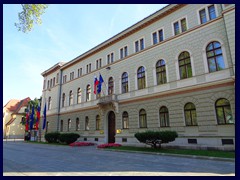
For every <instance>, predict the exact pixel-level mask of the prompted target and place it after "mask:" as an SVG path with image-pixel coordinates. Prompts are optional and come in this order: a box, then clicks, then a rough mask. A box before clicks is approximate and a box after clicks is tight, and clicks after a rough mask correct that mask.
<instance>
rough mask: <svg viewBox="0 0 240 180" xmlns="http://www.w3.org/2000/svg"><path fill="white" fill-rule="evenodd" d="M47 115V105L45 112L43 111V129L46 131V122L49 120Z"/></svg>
mask: <svg viewBox="0 0 240 180" xmlns="http://www.w3.org/2000/svg"><path fill="white" fill-rule="evenodd" d="M46 113H47V106H46V103H45V106H44V111H43V127H42V128H43V129H45V126H46V120H47V117H46Z"/></svg>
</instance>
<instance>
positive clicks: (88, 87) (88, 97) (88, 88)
mask: <svg viewBox="0 0 240 180" xmlns="http://www.w3.org/2000/svg"><path fill="white" fill-rule="evenodd" d="M86 101H91V86H90V85H89V84H88V85H87V89H86Z"/></svg>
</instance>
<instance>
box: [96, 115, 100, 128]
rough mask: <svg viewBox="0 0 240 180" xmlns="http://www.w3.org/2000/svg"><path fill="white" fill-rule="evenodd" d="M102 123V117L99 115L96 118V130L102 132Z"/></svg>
mask: <svg viewBox="0 0 240 180" xmlns="http://www.w3.org/2000/svg"><path fill="white" fill-rule="evenodd" d="M100 122H101V119H100V116H99V115H97V116H96V130H100Z"/></svg>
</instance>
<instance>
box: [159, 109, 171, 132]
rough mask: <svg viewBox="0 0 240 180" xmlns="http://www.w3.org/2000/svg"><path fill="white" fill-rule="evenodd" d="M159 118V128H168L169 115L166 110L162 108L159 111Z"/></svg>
mask: <svg viewBox="0 0 240 180" xmlns="http://www.w3.org/2000/svg"><path fill="white" fill-rule="evenodd" d="M159 117H160V127H168V126H169V114H168V108H167V107H165V106H163V107H161V108H160V110H159Z"/></svg>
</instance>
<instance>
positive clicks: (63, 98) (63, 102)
mask: <svg viewBox="0 0 240 180" xmlns="http://www.w3.org/2000/svg"><path fill="white" fill-rule="evenodd" d="M65 98H66V97H65V93H63V95H62V107H64V105H65Z"/></svg>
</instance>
